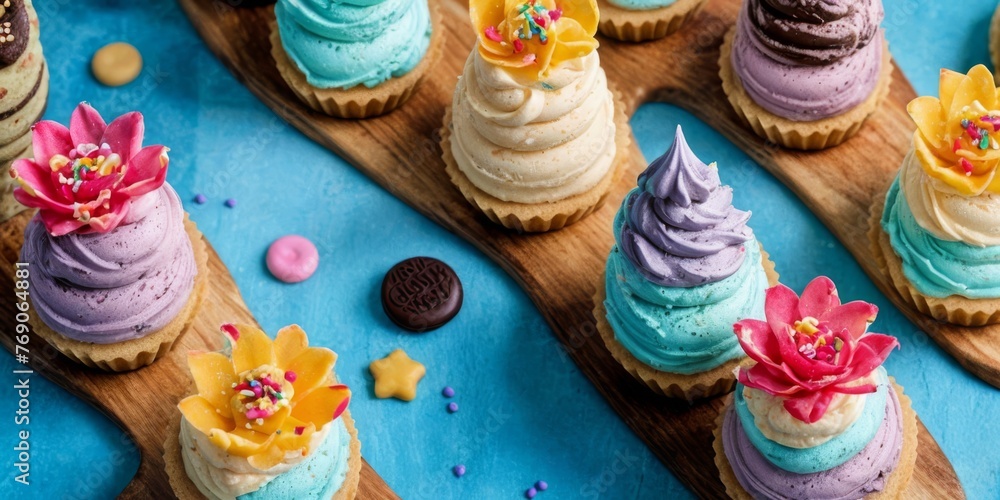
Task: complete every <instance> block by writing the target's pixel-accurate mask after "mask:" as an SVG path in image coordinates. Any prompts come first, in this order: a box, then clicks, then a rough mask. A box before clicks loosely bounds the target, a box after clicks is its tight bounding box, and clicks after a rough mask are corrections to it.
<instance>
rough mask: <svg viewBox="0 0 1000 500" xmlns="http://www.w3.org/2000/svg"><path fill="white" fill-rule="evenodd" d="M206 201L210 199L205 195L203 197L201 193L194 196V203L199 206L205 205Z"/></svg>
mask: <svg viewBox="0 0 1000 500" xmlns="http://www.w3.org/2000/svg"><path fill="white" fill-rule="evenodd" d="M206 201H208V198H206V197H205V195H203V194H201V193H198V194H196V195H194V202H195V203H197V204H199V205H204V204H205V202H206Z"/></svg>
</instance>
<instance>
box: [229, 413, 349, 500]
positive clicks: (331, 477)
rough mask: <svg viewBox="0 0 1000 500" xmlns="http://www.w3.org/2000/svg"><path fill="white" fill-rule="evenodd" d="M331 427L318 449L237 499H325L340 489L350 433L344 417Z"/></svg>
mask: <svg viewBox="0 0 1000 500" xmlns="http://www.w3.org/2000/svg"><path fill="white" fill-rule="evenodd" d="M330 425H331V426H332V428H331V429H330V432H328V433H327V435H326V439H324V440H323V444H322V445H320V447H319V449H317V450H314V451H313V452H312V453H311V454H310V455H309V457H307V458H306V459H305V460H303V461H302V462H300V463H299V464H298V465H296V466H295V467H293V468H292V469H291V470H289V471H288V472H285V473H284V474H280V475H278V476H277V477H275V478H274V479H273V480H271V481H270V482H268V483H266V484H264V486H261V488H260V489H258V490H257V491H254V492H253V493H247V494H246V495H240V496H239V497H237V498H239V499H240V500H274V499H284V498H294V499H296V500H312V499H315V500H320V499H323V500H326V499H329V498H333V494H334V493H336V492H337V490H339V489H340V486H341V485H343V484H344V480H345V479H346V478H347V470H348V459H349V458H350V456H351V435H350V434H349V433H348V432H347V426H345V425H344V419H342V418H338V419H337V420H336V421H334V422H333V423H331V424H330Z"/></svg>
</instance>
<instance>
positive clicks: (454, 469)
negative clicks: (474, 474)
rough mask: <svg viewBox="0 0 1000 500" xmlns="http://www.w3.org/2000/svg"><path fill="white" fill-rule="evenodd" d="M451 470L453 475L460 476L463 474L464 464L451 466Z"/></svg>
mask: <svg viewBox="0 0 1000 500" xmlns="http://www.w3.org/2000/svg"><path fill="white" fill-rule="evenodd" d="M451 472H453V473H454V474H455V477H462V476H464V475H465V466H464V465H462V464H458V465H456V466H454V467H452V468H451Z"/></svg>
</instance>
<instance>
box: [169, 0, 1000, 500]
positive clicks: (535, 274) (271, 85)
mask: <svg viewBox="0 0 1000 500" xmlns="http://www.w3.org/2000/svg"><path fill="white" fill-rule="evenodd" d="M179 2H180V4H181V6H182V7H183V8H184V10H185V11H186V12H187V14H188V17H189V18H190V19H191V22H192V23H193V24H194V26H195V28H196V29H197V30H198V32H199V33H200V34H201V36H202V37H203V38H204V40H205V41H206V43H207V44H208V46H209V47H210V48H211V50H212V51H213V52H214V53H215V54H216V56H218V57H219V58H220V59H221V60H222V62H223V64H225V65H226V66H227V67H228V68H229V69H230V70H231V71H232V72H233V73H234V74H235V75H236V77H237V78H238V79H239V80H240V81H242V82H243V83H244V84H246V85H247V87H249V88H250V90H251V91H252V92H253V93H255V94H256V95H257V96H258V97H259V98H260V99H261V100H262V101H263V102H264V103H265V104H267V105H268V106H270V107H271V108H272V109H273V110H274V111H275V112H276V113H278V114H279V115H280V116H281V117H282V118H284V119H286V120H287V121H289V122H290V123H291V124H292V125H294V126H295V127H297V128H298V129H300V130H301V131H302V132H303V133H305V134H306V135H308V136H309V137H310V138H312V139H313V140H315V141H316V142H318V143H319V144H321V145H323V146H325V147H327V148H329V149H330V150H332V151H333V152H335V153H337V154H338V155H339V156H341V157H342V158H344V159H345V160H347V161H349V162H350V163H352V164H353V165H354V166H355V167H356V168H358V169H359V170H360V171H362V172H363V173H365V174H366V175H368V176H369V177H370V178H372V179H373V180H374V181H375V182H377V183H378V184H380V185H381V186H383V187H384V188H385V189H387V190H388V191H389V192H391V193H392V194H394V195H395V196H397V197H399V198H400V199H402V200H403V201H405V202H406V203H408V204H409V205H410V206H412V207H413V208H415V209H416V210H418V211H420V212H421V213H423V214H424V215H426V216H427V217H429V218H430V219H432V220H434V221H435V222H437V223H438V224H441V225H442V226H444V227H445V228H447V229H448V230H450V231H453V232H455V233H457V234H458V235H460V236H462V237H463V238H465V239H466V240H468V241H470V242H471V243H472V244H474V245H475V246H476V247H477V248H479V249H480V250H482V251H483V252H485V253H486V254H487V255H489V256H490V257H491V258H492V259H493V260H495V261H496V262H497V263H498V264H499V265H500V266H502V267H503V268H504V269H505V270H506V271H507V272H508V273H510V275H511V276H512V277H513V278H514V279H515V280H516V281H517V282H518V283H519V284H520V285H521V287H522V288H523V289H524V290H525V291H526V292H527V293H528V295H529V296H530V297H531V298H532V300H533V301H534V303H535V305H536V306H537V307H538V308H539V309H540V310H541V312H542V314H543V315H544V316H545V318H546V319H547V321H548V323H549V324H550V325H551V327H552V329H553V330H554V332H555V334H556V336H557V337H558V338H559V340H560V341H561V342H562V345H563V348H564V349H565V351H566V352H567V354H568V355H569V356H570V357H572V358H573V359H574V361H575V362H576V363H577V365H578V366H579V367H580V369H581V371H583V373H584V374H585V375H586V376H587V377H588V378H589V379H590V380H591V381H592V382H593V383H594V385H595V386H596V387H597V389H598V391H600V392H601V394H602V395H603V396H604V397H605V399H607V401H608V402H609V403H610V404H611V406H612V407H613V408H614V409H615V411H617V412H618V413H619V415H621V417H622V418H623V419H624V420H625V422H626V423H627V424H628V425H629V426H630V427H631V428H632V429H633V430H634V431H635V432H636V434H638V435H639V437H640V438H641V439H642V440H643V441H645V443H646V444H647V445H648V446H649V447H650V448H651V449H652V450H653V452H654V453H655V454H656V455H657V456H658V457H659V458H660V460H661V461H662V462H663V463H664V464H666V465H667V466H668V467H669V468H670V469H672V470H673V471H674V472H675V473H676V474H677V476H678V477H679V478H680V479H681V481H683V482H684V483H685V484H686V485H687V486H688V487H690V488H691V489H692V490H693V491H694V492H695V493H697V494H698V495H700V496H702V497H707V498H722V497H724V496H725V495H724V490H723V487H722V484H721V482H720V481H719V479H718V473H717V471H716V468H715V465H714V463H713V460H712V457H713V452H712V446H711V442H712V426H713V422H714V421H715V417H716V415H717V414H718V412H719V410H720V409H721V407H722V398H716V399H713V400H709V401H704V402H701V403H698V404H695V405H693V406H689V405H688V404H687V403H684V402H679V401H675V400H671V399H667V398H662V397H658V396H656V395H655V394H653V393H651V392H650V391H649V390H648V389H647V388H646V387H645V386H643V385H641V384H639V383H637V382H636V381H635V380H634V379H633V378H632V377H631V376H630V375H629V374H628V373H627V372H626V371H625V370H624V369H622V368H621V366H620V365H619V364H618V363H616V362H615V360H614V359H613V358H612V357H611V355H610V353H609V352H608V351H607V350H606V349H605V347H604V345H603V343H602V341H601V339H600V336H599V335H598V334H597V330H596V328H595V326H594V318H593V316H592V315H591V310H592V303H591V297H592V296H593V292H594V283H596V282H597V279H598V277H599V275H600V273H603V272H604V260H605V258H606V256H607V254H608V251H609V250H610V248H611V245H612V242H613V238H612V234H611V221H612V218H613V216H614V213H615V210H616V209H617V207H618V205H619V204H620V202H621V200H622V198H623V197H624V195H625V193H626V192H627V191H628V190H629V189H630V188H632V187H633V183H632V181H631V180H630V181H627V182H626V181H623V182H621V183H619V185H617V186H616V187H615V188H614V189H613V191H612V192H611V194H610V195H609V197H608V202H607V206H605V207H604V208H603V209H600V210H598V211H596V212H595V213H594V214H593V215H591V216H590V217H588V218H586V219H585V220H583V221H581V222H579V223H577V224H575V225H573V226H570V227H569V228H567V229H564V230H562V231H558V232H555V233H549V234H540V235H521V234H516V233H514V232H510V231H506V230H504V229H502V228H500V227H498V226H495V225H493V224H491V223H489V221H487V220H486V218H485V217H483V216H482V215H480V214H478V213H477V212H475V211H474V210H473V209H472V208H471V207H470V206H469V205H468V204H467V203H466V202H465V200H464V199H463V198H462V195H461V194H460V193H459V191H458V190H457V189H456V188H454V187H453V186H452V184H451V182H449V180H448V177H447V175H446V174H445V169H444V163H443V161H442V160H441V158H440V154H441V150H440V147H439V145H438V141H439V138H440V134H439V132H438V130H439V128H440V127H441V125H442V117H443V115H444V110H445V107H446V106H447V105H449V104H450V102H451V98H452V92H453V90H454V88H455V83H456V81H457V77H458V75H459V74H460V73H461V70H462V66H463V64H464V62H465V60H466V57H467V56H468V54H469V52H470V50H471V49H472V47H473V44H474V41H475V35H474V34H473V33H472V29H471V27H470V22H469V19H468V11H467V1H466V0H431V3H432V4H437V5H438V6H439V7H440V8H441V9H442V11H443V14H444V18H445V22H444V24H443V26H438V27H437V29H444V30H446V34H447V36H448V37H449V39H448V41H447V42H446V44H445V52H444V56H443V58H442V60H441V62H440V63H438V66H437V67H436V68H435V69H432V70H431V73H430V75H429V76H428V77H427V79H426V80H425V81H424V82H423V84H422V86H421V87H420V89H419V90H418V91H417V92H416V94H415V96H414V97H413V99H412V100H411V101H410V102H408V103H407V104H406V105H405V106H404V107H403V108H401V109H400V110H397V111H395V112H393V113H392V114H390V115H387V116H385V117H381V118H376V119H370V120H363V121H344V120H337V119H333V118H330V117H327V116H324V115H322V114H318V113H315V112H313V111H311V110H310V109H309V108H307V107H306V106H305V105H303V104H302V103H301V102H300V101H299V100H298V99H297V98H296V97H295V96H294V94H293V93H292V91H291V90H290V89H289V88H288V87H287V85H286V84H285V82H284V81H283V80H282V78H281V76H280V75H279V74H278V71H277V69H276V68H275V65H274V62H273V60H272V58H271V56H270V50H271V47H270V43H269V42H268V35H269V32H268V26H269V24H270V20H271V19H273V12H272V9H271V8H270V7H260V8H255V9H232V8H229V7H226V6H225V5H224V3H223V2H205V1H201V0H179ZM739 3H740V2H739V0H710V1H709V3H708V5H707V6H706V7H705V9H704V10H703V12H702V13H701V14H700V15H699V16H698V17H697V19H695V20H694V21H693V22H692V23H691V24H690V25H688V26H686V27H684V28H683V29H682V30H681V32H680V33H678V34H675V35H673V36H671V37H668V38H666V39H664V40H660V41H657V42H653V43H646V44H641V45H631V44H622V43H616V42H614V41H610V40H606V39H602V40H601V48H600V49H599V50H600V54H601V62H602V65H603V67H604V68H605V70H606V71H607V74H608V78H609V80H610V81H611V82H612V85H613V86H614V87H615V88H616V89H617V90H619V91H620V92H622V94H623V95H624V99H625V104H626V107H627V110H626V111H627V112H628V113H629V114H630V115H631V114H632V113H633V112H634V111H635V109H636V107H637V106H639V105H640V104H642V103H643V102H646V101H650V100H661V101H667V102H672V103H675V104H678V105H680V106H682V107H684V108H687V109H689V110H690V111H692V112H693V113H694V114H695V115H697V116H698V117H699V118H701V119H703V120H705V121H706V122H707V123H712V124H715V126H716V127H718V129H719V131H720V132H721V133H722V134H724V135H725V136H726V137H727V138H729V139H730V140H731V141H733V142H734V143H735V144H736V145H737V146H739V147H741V148H742V149H743V150H745V151H747V152H748V153H749V154H750V155H751V156H752V158H753V159H754V160H755V161H757V162H758V163H759V164H761V165H763V166H764V167H765V168H767V169H768V170H769V171H770V172H771V173H773V174H774V175H776V176H777V177H779V178H780V179H781V180H782V181H784V182H785V183H786V184H787V185H788V186H790V187H791V188H792V189H793V190H794V191H795V192H796V193H798V194H799V195H800V196H801V197H802V199H803V201H805V203H806V205H808V206H809V207H810V208H811V209H813V210H814V211H815V212H817V213H818V214H819V215H820V217H821V219H822V220H823V221H824V222H825V223H826V224H827V225H828V226H829V227H830V228H831V229H833V231H834V232H835V233H836V234H837V236H838V237H839V238H840V240H841V241H842V242H843V243H844V244H845V245H846V246H847V247H848V248H849V249H850V250H851V251H852V252H853V253H854V255H855V257H857V258H858V260H859V261H861V263H862V265H864V266H865V269H866V270H867V271H868V272H869V274H870V275H872V277H873V278H874V279H875V281H876V283H878V285H879V287H880V288H882V290H883V291H884V292H885V293H886V294H887V295H889V296H891V297H893V300H895V301H896V303H897V305H902V303H901V302H900V300H899V298H898V297H897V296H896V295H895V292H893V291H892V289H891V287H889V286H887V284H886V282H885V279H884V278H883V277H882V276H881V275H879V274H878V273H877V271H876V270H875V269H874V268H872V264H871V260H872V259H871V257H870V254H869V250H868V246H867V241H868V239H867V237H866V236H865V227H866V225H867V214H868V205H869V200H871V198H872V196H873V195H874V194H875V193H878V192H881V191H883V190H884V189H885V188H886V187H887V186H888V185H889V182H890V179H891V177H892V176H893V174H894V173H895V169H896V166H897V165H898V164H899V161H900V160H902V158H903V156H904V153H905V152H906V149H907V147H908V145H909V143H908V141H909V138H910V135H911V133H912V128H911V126H910V125H909V118H908V117H907V115H906V112H905V105H906V103H907V102H908V101H909V100H910V99H912V98H913V97H914V91H913V89H912V87H911V86H910V85H909V84H908V83H907V82H906V79H905V77H903V76H902V75H901V74H900V73H899V72H898V71H897V72H896V80H895V83H894V84H893V86H892V94H891V96H890V98H889V99H888V102H886V103H885V104H884V105H883V106H882V108H881V110H880V111H879V113H878V114H877V115H876V116H874V117H873V118H872V119H871V120H870V121H869V123H868V124H867V125H866V127H865V129H864V130H863V133H862V134H861V136H860V137H858V138H855V139H853V140H852V141H850V142H849V143H847V144H846V145H844V146H842V147H840V148H837V149H835V150H832V151H828V152H824V153H814V154H801V153H795V152H789V151H784V150H780V149H776V148H774V147H770V146H767V145H765V144H764V143H763V142H762V141H761V140H760V139H758V138H757V137H756V136H754V135H753V133H752V132H750V131H749V130H748V129H747V128H745V127H744V126H743V125H741V124H740V123H739V122H737V118H736V115H735V113H734V112H733V111H732V110H731V109H730V106H729V104H728V103H727V101H726V98H725V96H724V95H723V93H722V90H721V81H720V79H719V77H718V74H717V73H718V70H717V63H716V62H717V60H718V57H719V46H720V45H721V43H722V36H723V34H724V33H725V31H726V30H727V29H728V28H729V27H730V26H732V25H733V23H734V22H735V18H736V13H737V11H738V9H739ZM631 147H632V153H633V155H632V157H633V160H632V164H631V165H630V171H629V172H628V174H627V175H626V179H635V178H636V176H637V175H638V174H639V173H640V172H641V171H642V169H644V168H645V167H646V163H645V161H644V160H643V158H642V154H641V152H640V151H639V149H638V147H637V146H636V145H635V141H634V140H633V142H632V146H631ZM870 152H877V153H878V154H877V155H875V154H870ZM872 157H878V158H879V159H880V161H879V162H877V163H875V164H872V163H870V162H869V161H867V160H868V159H869V158H872ZM843 179H852V180H856V181H857V182H859V184H857V185H855V186H851V185H850V183H846V182H843ZM838 189H839V190H841V191H838ZM779 271H780V264H779ZM904 310H907V311H909V310H908V309H906V308H904ZM909 314H910V317H911V319H914V320H917V321H918V322H919V324H921V325H922V326H924V327H925V328H926V329H927V330H928V331H929V332H930V333H932V335H934V337H935V338H936V339H938V340H939V342H942V345H945V346H946V348H948V349H949V350H950V351H951V352H952V353H954V354H955V355H956V356H958V357H959V359H962V360H963V363H965V364H966V366H968V367H969V368H970V369H976V367H985V366H987V363H986V361H987V360H986V357H988V354H987V352H988V351H987V349H988V347H987V346H986V345H984V343H979V342H976V340H975V338H971V339H968V340H964V341H960V340H959V339H963V338H964V337H962V332H960V331H957V330H955V329H948V328H945V327H943V326H941V325H938V324H936V323H934V322H932V321H928V320H925V319H923V318H922V317H920V316H919V315H918V314H915V313H914V312H913V311H909ZM978 338H982V337H981V336H980V337H978ZM977 346H978V347H977ZM992 349H993V352H997V353H998V358H1000V347H993V348H992ZM969 360H974V361H969ZM979 373H983V370H979ZM997 379H998V380H997V382H998V383H1000V377H997ZM917 467H918V470H917V473H916V474H914V477H913V482H912V484H911V486H910V488H911V489H910V490H909V492H908V495H907V496H908V497H949V498H956V497H961V496H963V493H962V488H961V485H960V484H959V482H958V479H957V478H956V476H955V473H954V470H953V469H952V467H951V464H950V463H949V462H948V460H947V458H945V456H944V454H943V453H942V452H941V449H940V448H939V447H938V446H937V444H936V443H935V441H934V439H933V438H932V437H931V436H930V435H929V434H928V433H927V431H926V429H925V428H924V427H923V424H920V456H919V458H918V462H917Z"/></svg>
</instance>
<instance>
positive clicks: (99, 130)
mask: <svg viewBox="0 0 1000 500" xmlns="http://www.w3.org/2000/svg"><path fill="white" fill-rule="evenodd" d="M106 128H108V125H107V124H106V123H105V122H104V118H101V114H100V113H98V112H97V110H96V109H94V108H93V107H91V105H90V104H87V103H85V102H81V103H80V104H79V105H78V106H77V107H76V109H75V110H73V116H72V117H70V120H69V134H70V137H71V138H72V140H73V146H76V145H77V144H96V145H97V146H100V145H101V137H102V136H103V135H104V129H106ZM68 151H69V150H65V151H63V152H62V154H66V153H67V152H68Z"/></svg>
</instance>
